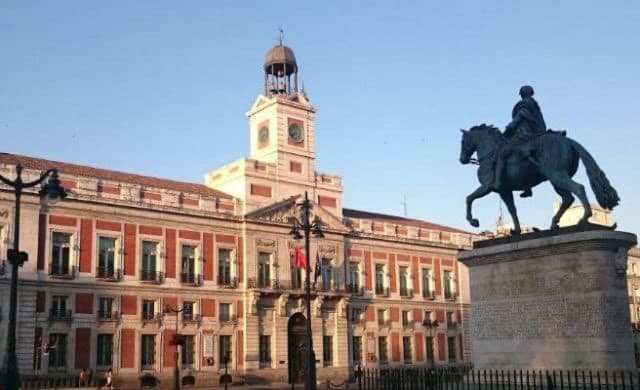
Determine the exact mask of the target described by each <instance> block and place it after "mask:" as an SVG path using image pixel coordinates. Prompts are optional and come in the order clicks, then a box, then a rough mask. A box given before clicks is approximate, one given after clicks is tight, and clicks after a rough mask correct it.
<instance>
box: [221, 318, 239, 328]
mask: <svg viewBox="0 0 640 390" xmlns="http://www.w3.org/2000/svg"><path fill="white" fill-rule="evenodd" d="M219 321H220V325H223V326H224V325H232V326H235V325H237V324H238V317H236V316H230V317H226V318H222V317H220V319H219Z"/></svg>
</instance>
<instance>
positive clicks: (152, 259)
mask: <svg viewBox="0 0 640 390" xmlns="http://www.w3.org/2000/svg"><path fill="white" fill-rule="evenodd" d="M157 247H158V244H157V243H155V242H151V241H142V262H141V264H142V270H140V280H144V281H155V280H156V256H157V254H156V250H157Z"/></svg>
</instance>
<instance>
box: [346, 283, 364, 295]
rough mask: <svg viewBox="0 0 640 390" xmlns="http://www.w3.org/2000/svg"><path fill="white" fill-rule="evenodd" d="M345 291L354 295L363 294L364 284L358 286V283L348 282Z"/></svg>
mask: <svg viewBox="0 0 640 390" xmlns="http://www.w3.org/2000/svg"><path fill="white" fill-rule="evenodd" d="M347 292H348V293H351V294H354V295H364V286H360V285H359V284H358V283H349V284H348V285H347Z"/></svg>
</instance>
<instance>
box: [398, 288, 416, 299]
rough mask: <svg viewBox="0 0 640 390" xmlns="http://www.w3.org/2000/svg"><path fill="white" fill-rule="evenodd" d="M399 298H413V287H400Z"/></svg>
mask: <svg viewBox="0 0 640 390" xmlns="http://www.w3.org/2000/svg"><path fill="white" fill-rule="evenodd" d="M400 298H405V299H413V289H411V288H401V289H400Z"/></svg>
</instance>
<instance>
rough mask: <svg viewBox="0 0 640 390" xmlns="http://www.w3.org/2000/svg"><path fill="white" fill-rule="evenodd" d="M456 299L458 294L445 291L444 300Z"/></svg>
mask: <svg viewBox="0 0 640 390" xmlns="http://www.w3.org/2000/svg"><path fill="white" fill-rule="evenodd" d="M457 298H458V294H456V292H455V291H445V292H444V299H446V300H448V301H455V300H456V299H457Z"/></svg>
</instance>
